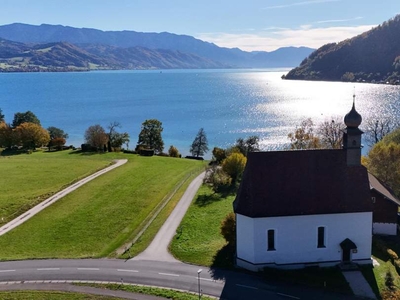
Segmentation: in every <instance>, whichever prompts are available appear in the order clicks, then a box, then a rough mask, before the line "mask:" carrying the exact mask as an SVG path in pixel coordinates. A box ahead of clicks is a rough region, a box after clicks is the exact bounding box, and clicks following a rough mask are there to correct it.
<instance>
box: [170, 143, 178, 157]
mask: <svg viewBox="0 0 400 300" xmlns="http://www.w3.org/2000/svg"><path fill="white" fill-rule="evenodd" d="M168 155H169V156H171V157H179V155H180V154H179V151H178V149H177V148H176V147H174V146H172V145H171V146H170V147H169V149H168Z"/></svg>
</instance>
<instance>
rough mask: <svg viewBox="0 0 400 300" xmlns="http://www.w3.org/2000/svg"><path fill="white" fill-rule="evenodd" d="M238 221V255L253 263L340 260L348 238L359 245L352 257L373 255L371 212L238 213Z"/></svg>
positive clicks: (367, 257) (285, 263) (286, 263)
mask: <svg viewBox="0 0 400 300" xmlns="http://www.w3.org/2000/svg"><path fill="white" fill-rule="evenodd" d="M236 222H237V257H238V259H239V260H244V261H247V262H250V263H252V264H256V265H258V264H259V265H266V264H275V265H289V264H308V263H322V264H324V263H339V262H340V261H341V260H342V249H341V247H340V243H341V242H342V241H343V240H344V239H346V238H349V239H351V240H352V241H353V242H354V243H355V244H356V245H357V253H351V260H352V261H355V262H357V260H369V259H370V257H371V242H372V212H366V213H348V214H329V215H308V216H292V217H270V218H256V219H252V218H249V217H246V216H243V215H239V214H237V215H236ZM320 226H323V227H325V246H326V247H325V248H317V236H318V234H317V231H318V229H317V228H318V227H320ZM269 229H273V230H275V249H276V250H275V251H267V231H268V230H269ZM239 260H238V261H239ZM239 265H240V264H239Z"/></svg>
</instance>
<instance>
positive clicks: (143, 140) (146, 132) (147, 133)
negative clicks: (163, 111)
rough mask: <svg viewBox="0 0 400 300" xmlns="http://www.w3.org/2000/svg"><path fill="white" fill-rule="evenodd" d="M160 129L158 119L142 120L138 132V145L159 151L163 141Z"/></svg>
mask: <svg viewBox="0 0 400 300" xmlns="http://www.w3.org/2000/svg"><path fill="white" fill-rule="evenodd" d="M162 131H163V127H162V123H161V122H160V121H158V120H156V119H150V120H146V121H144V122H143V123H142V129H141V131H140V133H139V140H138V146H144V147H147V148H149V149H154V151H155V152H156V153H161V152H162V151H163V149H164V141H163V140H162V137H161V132H162Z"/></svg>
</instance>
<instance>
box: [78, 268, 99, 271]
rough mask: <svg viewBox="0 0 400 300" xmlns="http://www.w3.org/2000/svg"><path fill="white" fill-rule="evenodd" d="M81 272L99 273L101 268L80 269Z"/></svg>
mask: <svg viewBox="0 0 400 300" xmlns="http://www.w3.org/2000/svg"><path fill="white" fill-rule="evenodd" d="M78 270H81V271H99V270H100V269H99V268H78Z"/></svg>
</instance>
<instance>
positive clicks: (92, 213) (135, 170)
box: [0, 152, 204, 260]
mask: <svg viewBox="0 0 400 300" xmlns="http://www.w3.org/2000/svg"><path fill="white" fill-rule="evenodd" d="M69 153H70V152H58V153H56V152H55V153H40V154H36V153H35V154H33V155H25V156H24V155H20V156H15V157H10V158H3V159H4V160H7V159H10V160H11V159H13V160H15V162H16V163H17V162H18V160H19V159H21V162H18V163H19V164H20V165H21V166H23V167H24V166H25V165H30V164H31V162H30V159H31V158H35V156H36V155H37V157H38V159H42V163H41V164H39V163H37V164H35V165H34V166H31V167H30V168H31V172H28V173H29V174H28V175H27V176H28V177H29V178H32V176H31V173H35V174H36V175H37V176H38V177H39V178H42V179H43V180H44V178H47V176H44V175H43V174H41V173H42V168H41V167H40V166H41V165H43V166H44V165H46V164H52V165H53V166H57V165H58V164H57V162H58V161H59V160H60V159H65V160H69V161H70V162H69V164H68V163H66V165H65V166H67V165H68V168H66V170H69V169H74V168H75V166H76V165H84V164H85V163H86V160H90V161H97V162H100V165H99V166H101V164H102V165H103V166H106V165H108V164H109V163H110V162H111V161H112V159H115V158H128V159H129V161H128V163H127V164H125V165H123V166H121V167H119V168H117V169H114V170H112V171H110V172H109V173H106V174H104V175H102V176H101V177H99V178H97V179H96V180H94V181H91V182H89V183H88V184H86V185H84V186H82V187H81V188H79V189H78V190H76V191H74V192H72V193H71V194H69V195H67V196H65V197H64V198H62V199H60V200H59V201H58V202H56V203H54V204H53V205H52V206H50V207H48V208H46V209H45V210H44V211H42V212H40V213H39V214H37V215H36V216H35V217H33V218H32V219H30V220H29V221H27V222H25V223H24V224H22V225H21V226H19V227H17V228H15V229H14V230H12V231H10V232H8V233H7V234H5V235H4V236H1V237H0V259H2V260H11V259H28V258H83V257H104V256H110V255H112V254H113V253H114V251H115V250H116V249H117V248H118V247H120V246H121V245H123V244H124V243H126V242H127V241H129V240H131V239H132V238H133V237H134V236H135V234H136V233H137V231H138V228H140V227H141V226H143V221H144V220H145V219H146V218H147V217H148V215H149V214H151V213H152V212H153V210H154V209H155V208H156V206H157V205H158V204H159V202H160V201H162V199H163V198H164V197H165V196H166V195H168V194H169V193H170V192H171V190H173V189H174V187H176V186H177V185H178V184H179V183H180V182H182V181H184V180H185V179H187V178H188V176H190V175H191V174H193V173H199V172H200V171H201V170H202V169H203V166H204V163H203V162H200V161H194V160H186V159H175V158H169V157H157V156H154V157H140V156H137V155H132V154H122V153H121V154H115V153H107V154H95V155H90V156H87V155H82V154H69ZM53 154H54V156H52V155H53ZM46 155H48V156H46ZM44 157H46V158H44ZM52 160H55V162H54V161H52ZM2 168H3V167H2V164H1V163H0V172H1V173H2V174H3V170H2ZM24 168H25V167H24ZM97 168H98V167H97ZM95 169H96V168H95ZM55 170H58V172H67V171H65V170H64V169H62V168H56V169H55ZM24 174H25V172H21V173H20V174H19V176H20V178H19V180H21V181H25V178H24ZM86 175H87V174H86ZM48 176H49V177H50V175H48ZM82 177H83V176H82ZM71 181H74V179H73V178H71V179H70V181H69V182H71ZM38 183H40V185H41V181H37V182H36V184H31V185H30V188H31V189H35V186H36V185H37V184H38ZM15 184H16V183H15ZM58 184H59V186H64V185H65V183H64V182H63V183H58ZM58 189H59V188H58V187H53V189H51V187H50V184H49V188H48V191H47V193H50V194H51V193H52V192H53V191H56V190H58ZM25 191H26V193H27V194H29V187H27V188H26V189H25ZM8 193H9V192H8ZM38 194H42V192H39V193H38ZM9 197H10V195H9Z"/></svg>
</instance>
